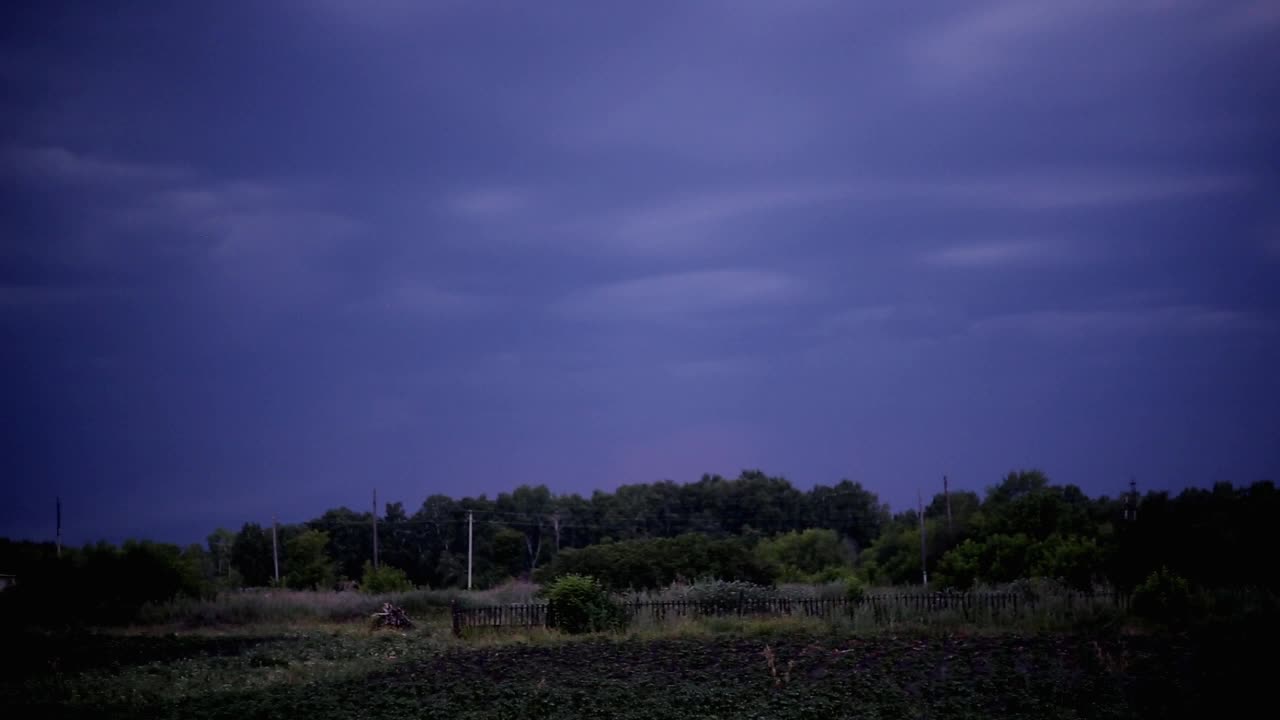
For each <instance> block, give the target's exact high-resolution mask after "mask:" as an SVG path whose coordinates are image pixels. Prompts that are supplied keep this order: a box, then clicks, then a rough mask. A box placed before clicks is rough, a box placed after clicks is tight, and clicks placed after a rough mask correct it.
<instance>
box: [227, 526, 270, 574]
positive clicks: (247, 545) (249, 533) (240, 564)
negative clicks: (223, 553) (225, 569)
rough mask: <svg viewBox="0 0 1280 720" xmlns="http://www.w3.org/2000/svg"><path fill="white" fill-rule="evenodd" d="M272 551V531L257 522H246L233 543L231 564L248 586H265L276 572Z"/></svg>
mask: <svg viewBox="0 0 1280 720" xmlns="http://www.w3.org/2000/svg"><path fill="white" fill-rule="evenodd" d="M271 553H272V549H271V532H270V531H269V530H263V529H262V527H261V526H260V525H258V524H257V523H245V524H244V527H242V528H240V532H239V533H237V534H236V536H235V539H234V540H233V541H232V543H231V565H232V567H234V568H235V569H236V570H238V571H239V573H240V576H241V577H242V578H244V584H245V585H246V586H249V587H264V586H266V585H270V584H271V579H272V577H273V576H274V573H275V565H274V561H273V560H272V555H271Z"/></svg>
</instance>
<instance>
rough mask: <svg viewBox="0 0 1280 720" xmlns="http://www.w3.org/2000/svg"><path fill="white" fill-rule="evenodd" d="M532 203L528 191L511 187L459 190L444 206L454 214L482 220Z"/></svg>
mask: <svg viewBox="0 0 1280 720" xmlns="http://www.w3.org/2000/svg"><path fill="white" fill-rule="evenodd" d="M532 205H533V200H532V198H531V196H530V194H529V193H527V192H525V191H522V190H517V189H512V188H486V189H481V190H471V191H467V192H459V193H454V194H453V195H450V196H449V197H448V199H447V201H446V207H447V208H448V209H449V210H450V211H451V212H453V213H454V214H455V215H458V216H461V217H465V218H473V219H482V220H488V219H494V218H502V217H507V216H510V215H512V214H514V213H518V212H519V211H521V210H525V209H528V208H530V207H531V206H532Z"/></svg>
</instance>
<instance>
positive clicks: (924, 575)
mask: <svg viewBox="0 0 1280 720" xmlns="http://www.w3.org/2000/svg"><path fill="white" fill-rule="evenodd" d="M916 505H917V507H919V509H920V579H921V582H923V583H924V586H925V588H926V589H927V588H928V587H929V564H928V560H929V553H928V551H927V550H926V549H925V537H924V498H923V497H921V495H920V491H919V490H917V491H916Z"/></svg>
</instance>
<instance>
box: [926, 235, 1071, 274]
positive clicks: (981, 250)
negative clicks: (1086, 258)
mask: <svg viewBox="0 0 1280 720" xmlns="http://www.w3.org/2000/svg"><path fill="white" fill-rule="evenodd" d="M920 259H921V261H922V262H923V263H924V264H926V265H932V266H934V267H943V268H994V267H1025V266H1028V265H1043V264H1050V263H1054V262H1061V261H1064V260H1069V259H1071V253H1069V252H1067V250H1066V248H1064V247H1063V246H1062V245H1061V244H1055V243H1048V242H1043V241H1023V242H983V243H972V244H968V245H954V246H951V247H946V248H940V249H937V250H931V251H929V252H927V253H925V254H924V255H922V256H921V258H920Z"/></svg>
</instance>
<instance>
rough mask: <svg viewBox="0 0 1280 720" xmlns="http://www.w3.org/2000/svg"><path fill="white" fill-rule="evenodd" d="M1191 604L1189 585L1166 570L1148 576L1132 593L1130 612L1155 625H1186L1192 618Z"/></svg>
mask: <svg viewBox="0 0 1280 720" xmlns="http://www.w3.org/2000/svg"><path fill="white" fill-rule="evenodd" d="M1191 603H1192V594H1191V585H1190V584H1189V583H1188V582H1187V580H1186V578H1183V577H1181V576H1179V575H1177V574H1176V573H1173V572H1170V571H1169V568H1165V567H1162V568H1160V569H1159V570H1156V571H1155V572H1153V573H1151V574H1150V575H1148V576H1147V579H1146V580H1144V581H1143V582H1142V583H1141V584H1140V585H1138V587H1136V588H1134V590H1133V612H1134V613H1135V614H1137V615H1138V616H1139V617H1144V618H1146V619H1148V620H1153V621H1155V622H1158V623H1165V624H1168V625H1179V624H1183V623H1186V622H1187V621H1188V620H1189V619H1190V618H1191Z"/></svg>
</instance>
